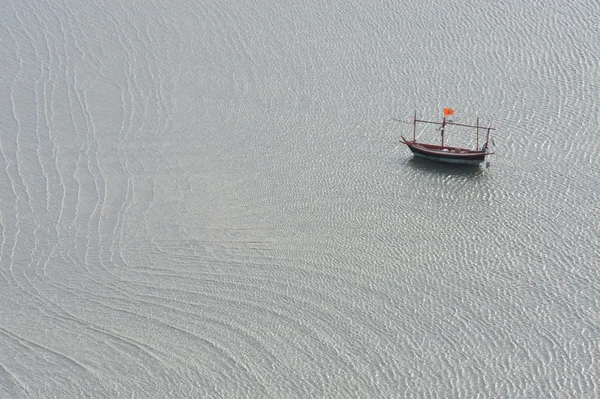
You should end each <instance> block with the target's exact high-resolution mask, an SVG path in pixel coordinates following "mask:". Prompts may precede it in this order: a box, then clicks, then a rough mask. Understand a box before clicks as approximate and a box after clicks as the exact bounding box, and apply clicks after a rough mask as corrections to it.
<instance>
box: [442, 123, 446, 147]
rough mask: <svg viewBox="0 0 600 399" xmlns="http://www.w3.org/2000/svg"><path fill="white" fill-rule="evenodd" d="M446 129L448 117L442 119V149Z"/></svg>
mask: <svg viewBox="0 0 600 399" xmlns="http://www.w3.org/2000/svg"><path fill="white" fill-rule="evenodd" d="M445 127H446V117H445V116H444V119H442V148H444V128H445Z"/></svg>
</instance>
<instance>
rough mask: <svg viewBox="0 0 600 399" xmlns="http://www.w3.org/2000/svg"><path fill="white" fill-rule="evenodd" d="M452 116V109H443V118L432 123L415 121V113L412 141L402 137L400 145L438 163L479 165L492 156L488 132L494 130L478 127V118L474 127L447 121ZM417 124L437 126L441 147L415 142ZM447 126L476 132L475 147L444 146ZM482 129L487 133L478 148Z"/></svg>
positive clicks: (415, 154)
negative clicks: (471, 129) (440, 137)
mask: <svg viewBox="0 0 600 399" xmlns="http://www.w3.org/2000/svg"><path fill="white" fill-rule="evenodd" d="M452 115H454V110H453V109H452V108H444V117H443V119H442V121H441V122H433V121H426V120H421V119H417V112H416V111H415V117H414V119H413V121H412V123H413V139H412V141H411V140H407V139H406V138H405V137H404V136H401V137H402V141H400V142H401V143H402V144H405V145H406V146H407V147H408V148H409V149H410V150H411V151H412V153H413V155H414V156H416V157H422V158H427V159H431V160H433V161H439V162H448V163H455V164H466V165H479V164H480V163H482V162H483V161H485V158H486V157H487V156H489V155H492V154H494V152H492V151H490V147H489V143H490V132H491V131H492V130H495V129H494V128H493V127H483V128H482V127H480V126H479V118H478V119H477V123H476V124H475V125H467V124H463V123H456V122H453V121H451V120H447V118H449V117H450V116H452ZM417 123H428V124H433V125H439V126H440V128H439V130H440V131H441V136H442V142H441V145H437V144H429V143H424V142H420V141H417V137H416V134H417ZM447 126H460V127H467V128H473V129H475V132H476V136H477V138H476V147H475V148H474V149H471V148H463V147H452V146H448V145H445V143H444V138H445V137H444V135H445V133H446V127H447ZM481 129H483V130H484V131H487V134H486V139H485V143H484V144H483V146H482V147H481V148H479V130H481Z"/></svg>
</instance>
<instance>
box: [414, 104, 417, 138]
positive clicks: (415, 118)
mask: <svg viewBox="0 0 600 399" xmlns="http://www.w3.org/2000/svg"><path fill="white" fill-rule="evenodd" d="M416 141H417V111H416V110H415V117H414V119H413V142H416Z"/></svg>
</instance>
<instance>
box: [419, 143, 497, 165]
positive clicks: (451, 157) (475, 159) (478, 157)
mask: <svg viewBox="0 0 600 399" xmlns="http://www.w3.org/2000/svg"><path fill="white" fill-rule="evenodd" d="M408 148H410V150H411V151H412V152H413V154H415V155H416V156H419V157H423V158H427V159H431V160H434V161H439V162H449V163H459V164H467V165H479V164H480V163H482V162H483V161H484V160H485V154H472V155H468V154H464V155H458V154H456V155H455V154H454V153H449V154H448V155H446V154H439V153H438V152H429V151H421V150H420V149H418V148H415V147H410V146H409V147H408Z"/></svg>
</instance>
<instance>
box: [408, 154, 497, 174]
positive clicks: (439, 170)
mask: <svg viewBox="0 0 600 399" xmlns="http://www.w3.org/2000/svg"><path fill="white" fill-rule="evenodd" d="M406 163H407V165H408V166H409V167H411V168H413V169H416V170H419V171H422V172H427V173H435V174H440V175H446V176H447V175H452V176H465V177H468V176H480V175H482V174H484V171H485V167H483V166H479V165H455V164H449V163H442V162H436V161H432V160H429V159H425V158H420V157H412V158H411V159H409V160H408V161H407V162H406Z"/></svg>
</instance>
